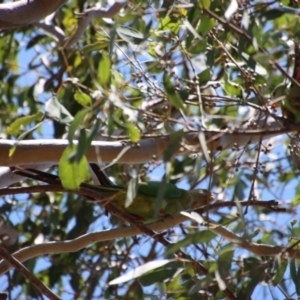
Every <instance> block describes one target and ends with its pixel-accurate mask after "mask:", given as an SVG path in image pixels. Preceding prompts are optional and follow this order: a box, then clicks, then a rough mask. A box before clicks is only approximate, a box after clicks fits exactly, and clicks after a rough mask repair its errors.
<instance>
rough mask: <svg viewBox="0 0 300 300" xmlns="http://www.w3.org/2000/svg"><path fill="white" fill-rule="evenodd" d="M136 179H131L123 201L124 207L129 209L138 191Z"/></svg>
mask: <svg viewBox="0 0 300 300" xmlns="http://www.w3.org/2000/svg"><path fill="white" fill-rule="evenodd" d="M138 183H139V180H138V177H135V178H131V179H130V181H129V184H128V188H127V193H126V200H125V205H124V206H125V207H129V206H130V205H131V204H132V202H133V200H134V198H135V197H136V194H137V190H138Z"/></svg>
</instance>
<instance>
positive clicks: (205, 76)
mask: <svg viewBox="0 0 300 300" xmlns="http://www.w3.org/2000/svg"><path fill="white" fill-rule="evenodd" d="M198 79H199V84H200V87H201V86H203V85H205V84H207V82H208V81H209V80H210V69H209V68H208V69H205V70H203V71H202V72H200V73H199V74H198Z"/></svg>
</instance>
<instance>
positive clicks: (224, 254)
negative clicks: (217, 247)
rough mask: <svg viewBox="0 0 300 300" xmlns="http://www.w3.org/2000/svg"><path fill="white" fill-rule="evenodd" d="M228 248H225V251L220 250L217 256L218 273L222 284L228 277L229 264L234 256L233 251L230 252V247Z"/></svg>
mask: <svg viewBox="0 0 300 300" xmlns="http://www.w3.org/2000/svg"><path fill="white" fill-rule="evenodd" d="M229 246H230V247H227V249H222V251H221V254H220V255H219V257H218V260H217V263H218V271H219V274H220V276H221V278H222V280H223V281H224V282H226V279H227V278H228V276H230V270H231V263H232V258H233V254H234V250H231V249H232V247H231V245H229Z"/></svg>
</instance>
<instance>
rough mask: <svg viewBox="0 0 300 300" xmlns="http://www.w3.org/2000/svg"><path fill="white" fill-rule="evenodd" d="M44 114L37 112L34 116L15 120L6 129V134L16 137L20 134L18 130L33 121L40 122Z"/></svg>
mask: <svg viewBox="0 0 300 300" xmlns="http://www.w3.org/2000/svg"><path fill="white" fill-rule="evenodd" d="M43 116H44V114H43V113H42V112H41V111H39V112H37V113H36V114H34V115H31V116H26V117H21V118H19V119H17V120H15V121H14V122H13V123H12V124H11V125H10V126H8V127H7V128H6V133H7V134H11V135H13V136H17V135H19V133H20V130H21V128H22V127H23V126H26V125H28V124H30V123H32V122H34V121H40V120H41V119H42V118H43Z"/></svg>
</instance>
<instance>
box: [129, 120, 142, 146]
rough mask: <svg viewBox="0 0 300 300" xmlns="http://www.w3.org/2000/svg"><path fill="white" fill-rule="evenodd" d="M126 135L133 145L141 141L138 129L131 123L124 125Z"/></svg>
mask: <svg viewBox="0 0 300 300" xmlns="http://www.w3.org/2000/svg"><path fill="white" fill-rule="evenodd" d="M126 127H127V133H128V135H129V138H130V140H131V141H132V142H133V143H137V142H138V141H139V140H140V139H141V133H140V131H139V129H138V128H137V127H136V125H134V124H133V123H131V122H127V123H126Z"/></svg>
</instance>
